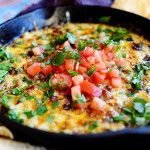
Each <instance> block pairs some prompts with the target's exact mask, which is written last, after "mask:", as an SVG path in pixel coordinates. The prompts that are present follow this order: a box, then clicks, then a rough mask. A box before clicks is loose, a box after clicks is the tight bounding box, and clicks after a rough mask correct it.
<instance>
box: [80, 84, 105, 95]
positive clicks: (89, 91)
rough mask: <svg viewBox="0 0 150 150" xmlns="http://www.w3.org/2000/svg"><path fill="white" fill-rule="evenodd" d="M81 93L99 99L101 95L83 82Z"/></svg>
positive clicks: (93, 87) (97, 90)
mask: <svg viewBox="0 0 150 150" xmlns="http://www.w3.org/2000/svg"><path fill="white" fill-rule="evenodd" d="M80 86H81V92H83V93H85V94H88V95H90V96H96V97H99V96H101V94H102V90H101V89H100V88H99V87H97V86H96V85H94V84H93V83H91V82H89V81H83V82H82V83H81V84H80Z"/></svg>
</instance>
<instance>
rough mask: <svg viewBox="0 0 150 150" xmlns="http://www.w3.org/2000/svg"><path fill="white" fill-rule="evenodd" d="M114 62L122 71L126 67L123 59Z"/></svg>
mask: <svg viewBox="0 0 150 150" xmlns="http://www.w3.org/2000/svg"><path fill="white" fill-rule="evenodd" d="M115 62H116V65H117V66H118V67H120V66H122V67H123V69H125V68H126V67H127V61H126V59H124V58H121V59H116V60H115Z"/></svg>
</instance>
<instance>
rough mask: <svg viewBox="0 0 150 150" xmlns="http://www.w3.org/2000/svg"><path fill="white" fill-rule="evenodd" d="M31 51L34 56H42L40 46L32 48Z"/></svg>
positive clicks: (42, 50)
mask: <svg viewBox="0 0 150 150" xmlns="http://www.w3.org/2000/svg"><path fill="white" fill-rule="evenodd" d="M32 51H33V54H34V55H35V56H40V55H41V54H43V52H44V49H43V48H42V46H38V47H34V48H33V49H32Z"/></svg>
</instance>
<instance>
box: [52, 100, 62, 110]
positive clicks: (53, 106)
mask: <svg viewBox="0 0 150 150" xmlns="http://www.w3.org/2000/svg"><path fill="white" fill-rule="evenodd" d="M59 104H60V102H59V101H56V102H53V103H52V109H56V108H57V107H58V106H59Z"/></svg>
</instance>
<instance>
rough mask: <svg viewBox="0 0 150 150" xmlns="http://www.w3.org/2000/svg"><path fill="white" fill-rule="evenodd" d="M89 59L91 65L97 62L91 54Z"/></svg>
mask: <svg viewBox="0 0 150 150" xmlns="http://www.w3.org/2000/svg"><path fill="white" fill-rule="evenodd" d="M87 60H88V62H89V63H90V64H91V65H93V64H95V57H93V56H90V57H88V58H87Z"/></svg>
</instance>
